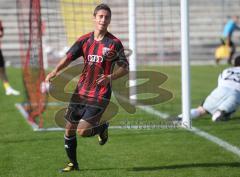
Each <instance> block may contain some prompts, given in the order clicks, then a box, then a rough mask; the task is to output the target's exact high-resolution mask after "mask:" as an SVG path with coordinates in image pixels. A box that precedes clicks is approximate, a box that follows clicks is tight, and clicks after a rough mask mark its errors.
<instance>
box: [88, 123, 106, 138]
mask: <svg viewBox="0 0 240 177" xmlns="http://www.w3.org/2000/svg"><path fill="white" fill-rule="evenodd" d="M106 128H107V123H104V124H101V125H98V126H96V127H93V128H92V132H91V135H90V136H94V135H96V134H99V133H101V132H102V131H103V130H105V129H106Z"/></svg>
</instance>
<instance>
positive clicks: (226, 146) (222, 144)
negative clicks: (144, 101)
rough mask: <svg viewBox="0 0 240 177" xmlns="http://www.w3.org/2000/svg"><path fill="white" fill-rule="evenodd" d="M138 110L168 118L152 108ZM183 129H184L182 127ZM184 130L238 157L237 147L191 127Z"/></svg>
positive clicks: (146, 107)
mask: <svg viewBox="0 0 240 177" xmlns="http://www.w3.org/2000/svg"><path fill="white" fill-rule="evenodd" d="M138 108H140V109H142V110H143V111H145V112H147V113H149V114H153V115H156V116H158V117H162V118H163V119H166V117H167V116H168V117H169V116H170V115H168V114H166V113H162V112H160V111H158V110H155V109H154V108H152V107H150V106H138ZM184 128H185V127H184ZM185 129H186V130H188V131H190V132H192V133H194V134H196V135H198V136H200V137H202V138H205V139H207V140H209V141H211V142H213V143H215V144H217V145H218V146H220V147H222V148H223V149H225V150H227V151H229V152H232V153H234V154H236V155H237V156H238V157H240V149H239V148H238V147H237V146H234V145H232V144H230V143H228V142H226V141H224V140H222V139H220V138H218V137H216V136H214V135H211V134H209V133H207V132H205V131H203V130H200V129H198V128H196V127H191V128H185Z"/></svg>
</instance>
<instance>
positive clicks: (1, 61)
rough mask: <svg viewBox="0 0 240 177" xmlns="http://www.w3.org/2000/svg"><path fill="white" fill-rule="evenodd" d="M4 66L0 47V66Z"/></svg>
mask: <svg viewBox="0 0 240 177" xmlns="http://www.w3.org/2000/svg"><path fill="white" fill-rule="evenodd" d="M4 66H5V62H4V58H3V54H2V50H1V49H0V67H1V68H3V67H4Z"/></svg>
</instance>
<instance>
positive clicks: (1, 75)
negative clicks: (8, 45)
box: [0, 50, 20, 95]
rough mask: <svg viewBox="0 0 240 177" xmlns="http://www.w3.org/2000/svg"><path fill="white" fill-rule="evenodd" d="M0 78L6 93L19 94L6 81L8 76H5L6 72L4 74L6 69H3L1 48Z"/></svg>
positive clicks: (3, 62)
mask: <svg viewBox="0 0 240 177" xmlns="http://www.w3.org/2000/svg"><path fill="white" fill-rule="evenodd" d="M0 79H1V80H2V81H3V86H4V88H5V91H6V95H19V94H20V92H19V91H17V90H14V89H13V88H12V87H11V86H10V84H9V82H8V78H7V74H6V70H5V61H4V58H3V55H2V51H1V50H0Z"/></svg>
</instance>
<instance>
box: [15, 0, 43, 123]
mask: <svg viewBox="0 0 240 177" xmlns="http://www.w3.org/2000/svg"><path fill="white" fill-rule="evenodd" d="M40 7H41V6H40V0H18V1H17V8H18V24H19V38H20V47H21V49H20V52H21V63H22V72H23V81H24V85H25V90H26V101H25V102H24V103H23V105H22V108H23V109H24V110H25V111H26V112H27V113H28V114H27V115H28V116H27V120H28V121H29V122H30V123H35V124H36V125H38V127H42V126H43V125H42V124H43V117H42V116H41V115H42V113H43V112H44V110H45V105H46V101H47V97H46V94H45V93H42V92H41V89H40V86H41V83H42V81H43V80H44V78H45V73H44V69H43V60H42V58H43V57H42V41H41V36H42V32H41V9H40Z"/></svg>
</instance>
